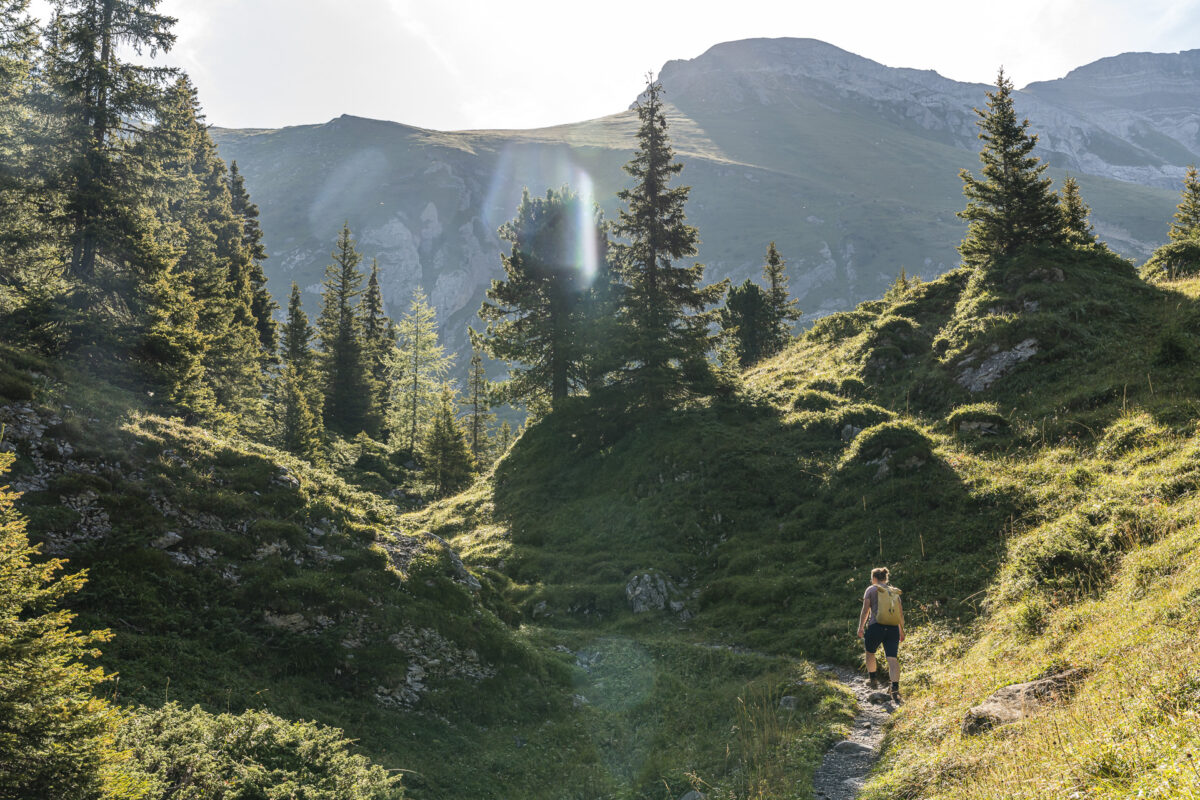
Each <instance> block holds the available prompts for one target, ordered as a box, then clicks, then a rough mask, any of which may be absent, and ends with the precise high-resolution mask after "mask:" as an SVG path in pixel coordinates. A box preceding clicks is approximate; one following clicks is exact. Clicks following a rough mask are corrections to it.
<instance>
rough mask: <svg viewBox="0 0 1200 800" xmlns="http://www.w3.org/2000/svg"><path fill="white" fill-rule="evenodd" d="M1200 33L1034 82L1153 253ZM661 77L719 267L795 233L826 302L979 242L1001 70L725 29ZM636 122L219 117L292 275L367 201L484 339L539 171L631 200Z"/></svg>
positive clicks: (277, 254) (547, 180) (457, 341)
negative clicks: (967, 232) (974, 219)
mask: <svg viewBox="0 0 1200 800" xmlns="http://www.w3.org/2000/svg"><path fill="white" fill-rule="evenodd" d="M1197 52H1200V51H1191V52H1188V53H1182V54H1179V55H1145V54H1141V55H1139V54H1131V55H1126V56H1118V57H1115V58H1112V59H1104V60H1103V61H1100V62H1097V63H1096V64H1092V65H1089V66H1087V67H1083V68H1080V69H1078V70H1075V71H1074V72H1072V73H1071V74H1070V75H1068V76H1067V77H1066V78H1063V79H1061V80H1059V81H1052V82H1048V83H1039V84H1034V85H1032V86H1030V87H1029V89H1028V90H1026V91H1023V92H1021V93H1019V96H1018V107H1019V110H1020V111H1022V113H1026V114H1028V115H1029V117H1030V119H1031V122H1032V125H1033V128H1034V129H1035V130H1036V131H1038V132H1039V133H1040V134H1041V137H1042V139H1041V142H1042V155H1043V156H1044V157H1045V158H1046V159H1047V160H1048V161H1049V162H1050V163H1051V164H1053V165H1054V166H1055V167H1056V169H1057V170H1058V171H1056V172H1055V173H1054V175H1055V177H1056V178H1061V177H1063V175H1064V174H1065V170H1069V171H1071V172H1072V173H1074V174H1078V175H1079V176H1080V180H1081V183H1082V187H1083V191H1084V197H1085V199H1086V200H1087V201H1088V202H1089V203H1090V204H1091V205H1092V206H1093V208H1094V212H1095V213H1094V221H1095V222H1096V226H1097V229H1098V230H1099V231H1100V232H1101V235H1102V236H1103V237H1104V238H1105V239H1106V240H1107V241H1108V242H1109V243H1110V244H1111V245H1112V246H1113V247H1114V248H1116V249H1117V250H1118V251H1120V252H1122V253H1124V254H1126V255H1129V256H1131V257H1135V258H1138V259H1140V258H1142V257H1144V256H1145V255H1146V254H1147V253H1148V252H1149V250H1150V249H1151V248H1152V247H1153V246H1155V245H1156V244H1157V243H1159V242H1160V241H1161V240H1162V239H1163V238H1164V237H1165V231H1166V226H1167V223H1168V221H1169V219H1170V216H1171V211H1172V207H1173V206H1174V203H1175V200H1176V190H1175V188H1174V187H1175V186H1176V185H1177V184H1178V181H1179V178H1180V176H1181V175H1182V173H1183V169H1184V166H1185V165H1186V164H1187V163H1189V162H1190V161H1193V160H1200V158H1198V157H1197V155H1196V154H1197V153H1200V143H1198V140H1197V135H1196V130H1197V125H1196V119H1195V118H1196V116H1197V111H1196V109H1198V108H1200V105H1197V103H1195V102H1194V98H1195V96H1196V94H1197V93H1200V80H1197V78H1196V77H1195V69H1194V65H1195V64H1196V63H1197V60H1198V58H1197ZM661 77H662V81H663V83H664V85H665V87H666V92H667V98H668V100H669V101H670V102H671V103H672V109H671V135H672V137H673V141H674V143H675V146H676V148H677V151H678V153H679V155H680V157H681V158H682V159H683V160H684V161H685V162H686V168H685V169H684V172H683V173H682V177H681V179H682V181H684V182H685V183H687V184H690V185H691V186H693V191H692V195H691V202H690V203H689V206H688V213H689V218H690V220H691V221H692V222H693V223H694V224H695V225H697V226H698V227H699V229H700V235H701V239H702V245H701V252H700V260H702V261H704V262H705V263H706V264H708V266H709V272H708V274H709V276H710V277H712V278H721V277H732V278H734V279H735V280H738V281H740V280H742V279H743V278H745V277H747V276H750V275H755V274H757V271H758V267H759V264H760V263H761V259H762V256H763V252H764V250H765V248H766V244H767V242H768V241H770V240H775V241H777V242H778V244H779V247H780V250H781V251H782V252H783V253H784V255H785V257H787V258H788V260H789V272H790V275H791V278H792V287H793V289H794V291H795V293H796V294H797V295H798V296H799V297H800V299H801V304H802V307H803V308H804V309H805V311H806V312H808V314H809V319H810V320H811V319H812V317H814V316H817V315H823V314H826V313H829V312H831V311H834V310H839V309H845V308H849V307H851V306H852V305H853V304H854V303H856V302H858V301H860V300H862V299H865V298H868V297H873V296H877V295H878V294H879V293H880V292H881V291H882V290H883V288H884V287H885V286H886V284H887V283H888V281H889V280H890V279H891V277H892V276H893V275H895V274H896V273H897V272H899V270H900V269H901V267H903V268H905V269H907V270H908V271H909V272H917V273H920V274H922V275H925V276H926V277H932V276H934V275H936V274H940V273H941V272H944V271H945V270H947V269H949V268H950V267H952V266H953V265H954V264H955V263H956V262H957V254H956V252H955V245H956V244H957V243H958V241H959V239H960V238H961V235H962V230H963V226H962V223H961V221H959V220H958V219H957V218H956V217H955V216H954V214H955V212H956V211H958V210H959V209H961V207H962V205H963V201H962V195H961V184H960V181H959V179H958V175H957V173H958V170H959V169H960V168H963V167H966V168H969V169H973V168H975V167H976V166H977V159H976V156H975V152H976V150H977V145H978V143H977V140H976V138H975V133H976V129H975V125H974V120H975V115H974V113H973V112H972V110H971V109H972V107H973V106H979V105H982V104H983V103H984V102H985V98H984V92H985V91H986V90H987V87H985V86H983V85H976V84H965V83H959V82H956V81H952V80H949V79H946V78H943V77H941V76H940V75H938V74H936V73H934V72H931V71H919V70H911V69H895V68H891V67H886V66H883V65H881V64H878V63H876V62H873V61H870V60H868V59H865V58H861V57H859V56H855V55H853V54H851V53H848V52H846V51H844V50H840V49H838V48H836V47H833V46H832V45H828V44H824V43H822V42H817V41H814V40H803V39H754V40H746V41H739V42H729V43H725V44H720V45H717V46H715V47H713V48H711V49H710V50H709V51H707V52H706V53H704V54H703V55H701V56H699V57H698V58H695V59H692V60H689V61H671V62H668V63H667V64H666V65H665V66H664V67H663V70H662V74H661ZM1150 89H1152V90H1153V91H1150ZM635 127H636V119H635V117H634V115H633V113H632V112H631V111H625V112H622V113H619V114H614V115H612V116H609V117H604V118H601V119H597V120H590V121H587V122H582V123H577V124H572V125H562V126H557V127H552V128H545V129H540V130H529V131H463V132H454V133H445V132H438V131H428V130H422V129H418V128H412V127H409V126H405V125H401V124H397V123H390V122H378V121H372V120H366V119H359V118H353V117H341V118H339V119H335V120H332V121H330V122H328V123H325V124H323V125H309V126H299V127H293V128H285V129H281V130H223V129H216V130H214V136H215V138H216V139H217V141H218V143H219V144H220V147H221V153H222V155H223V156H224V157H225V158H227V159H236V160H237V161H238V163H239V166H240V167H241V168H242V170H243V171H244V172H245V173H246V175H247V179H248V183H249V188H250V190H251V192H252V194H253V196H254V199H255V200H256V201H257V202H258V203H259V205H260V206H261V208H262V219H263V225H264V228H265V230H266V236H267V245H268V247H269V250H270V252H271V254H272V259H271V260H270V261H269V262H268V273H269V275H270V277H271V279H272V286H273V288H274V291H275V293H276V294H277V295H279V296H282V295H283V294H284V293H285V292H286V290H287V285H288V283H289V282H290V281H292V280H296V281H297V282H298V283H299V284H300V285H301V286H302V287H305V288H306V289H307V290H308V291H309V292H310V294H309V298H310V302H315V299H316V298H315V294H313V293H315V292H316V291H317V288H318V282H319V280H320V277H321V274H322V269H323V267H324V265H325V263H327V260H328V253H329V250H330V249H331V247H332V242H333V240H334V237H335V235H336V232H337V230H338V228H339V226H340V225H341V224H342V222H343V221H347V220H348V221H349V222H350V225H351V227H352V228H353V229H354V231H355V232H356V234H357V235H358V239H359V243H360V247H361V249H362V251H363V252H364V254H365V255H366V256H367V257H368V258H370V257H372V256H375V257H378V258H379V262H380V266H381V268H382V270H383V276H384V289H385V294H386V298H387V301H388V303H389V309H390V311H391V312H392V313H393V314H398V313H400V312H401V311H402V309H403V307H404V305H405V304H406V303H407V299H408V297H409V296H410V294H411V292H412V290H413V289H414V288H415V287H416V286H417V285H422V286H424V288H425V289H426V290H427V291H429V292H430V294H431V296H432V300H433V302H434V303H435V305H437V307H438V309H439V311H440V313H441V322H442V323H443V325H444V326H445V330H446V332H447V336H448V339H449V342H450V344H451V346H452V347H454V348H455V349H462V348H463V347H465V345H466V336H465V330H464V328H465V325H466V323H468V322H470V321H472V320H473V318H474V313H475V311H476V309H477V308H478V303H479V301H480V299H481V297H482V293H483V290H484V288H485V287H486V285H487V283H488V281H489V280H490V279H491V278H493V277H496V276H497V275H498V274H499V270H500V260H499V253H500V252H501V249H502V248H501V243H500V241H499V239H498V238H497V236H496V229H497V228H498V227H499V226H500V225H501V224H502V223H503V222H504V221H506V220H507V219H509V218H510V217H511V216H512V214H513V211H514V209H515V206H516V203H517V201H518V200H519V197H520V192H521V189H522V187H524V186H528V187H529V189H530V190H531V191H533V192H535V193H540V192H543V191H545V189H547V188H549V187H556V186H559V185H561V184H564V183H570V184H571V185H572V186H573V187H575V188H576V189H580V190H583V189H586V188H588V187H589V186H590V187H591V188H592V190H593V191H594V194H595V197H596V200H597V202H599V203H600V204H601V206H602V207H604V209H605V210H606V212H607V213H608V214H609V215H610V216H611V215H613V214H614V213H615V206H616V201H615V197H614V194H615V192H616V190H617V189H619V188H620V187H621V186H623V185H624V184H625V183H626V180H627V176H626V175H625V174H624V173H623V172H622V171H621V165H622V164H623V163H624V162H625V161H626V160H627V159H628V157H629V154H630V151H631V148H632V146H633V136H634V132H635ZM310 310H311V309H310Z"/></svg>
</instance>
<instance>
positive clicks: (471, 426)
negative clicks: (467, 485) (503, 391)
mask: <svg viewBox="0 0 1200 800" xmlns="http://www.w3.org/2000/svg"><path fill="white" fill-rule="evenodd" d="M490 395H491V382H490V381H489V380H488V378H487V373H486V372H485V371H484V369H483V356H482V355H480V354H479V351H478V350H476V351H474V352H473V353H472V354H471V368H470V370H469V371H468V372H467V399H466V403H467V407H468V408H469V409H470V410H469V412H468V417H467V437H468V439H469V441H470V446H471V458H472V460H473V461H474V462H475V464H476V466H477V467H478V468H482V466H483V464H484V461H485V460H486V458H485V456H486V454H487V452H488V450H489V449H490V443H489V442H488V423H490V422H491V421H492V420H494V419H495V418H496V415H495V414H493V413H491V400H490Z"/></svg>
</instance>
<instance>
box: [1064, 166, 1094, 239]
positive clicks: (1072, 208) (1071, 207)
mask: <svg viewBox="0 0 1200 800" xmlns="http://www.w3.org/2000/svg"><path fill="white" fill-rule="evenodd" d="M1059 211H1060V212H1061V214H1062V224H1063V235H1064V236H1065V238H1066V240H1067V242H1068V243H1069V244H1074V245H1082V246H1088V245H1094V244H1096V231H1095V229H1093V228H1092V223H1091V221H1090V220H1089V217H1090V216H1091V213H1092V210H1091V209H1090V208H1088V206H1087V204H1086V203H1084V202H1083V198H1082V197H1080V196H1079V183H1078V181H1076V180H1075V179H1074V178H1067V179H1066V180H1065V181H1063V186H1062V191H1061V193H1060V197H1059Z"/></svg>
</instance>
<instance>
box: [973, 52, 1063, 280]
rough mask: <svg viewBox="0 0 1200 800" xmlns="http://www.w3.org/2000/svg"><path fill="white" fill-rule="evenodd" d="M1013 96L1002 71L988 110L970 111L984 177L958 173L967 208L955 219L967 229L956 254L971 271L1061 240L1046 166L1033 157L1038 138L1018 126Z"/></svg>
mask: <svg viewBox="0 0 1200 800" xmlns="http://www.w3.org/2000/svg"><path fill="white" fill-rule="evenodd" d="M1012 93H1013V85H1012V81H1010V80H1009V79H1008V77H1007V76H1006V75H1005V74H1004V70H1003V69H1001V70H1000V73H999V75H998V76H997V78H996V91H994V92H988V94H987V97H988V102H987V109H986V110H980V109H975V113H976V114H978V115H979V121H978V125H979V129H980V130H979V138H980V139H981V140H982V141H983V147H982V148H981V149H980V151H979V160H980V161H981V162H982V163H983V170H982V172H983V176H982V178H976V177H975V176H974V175H972V174H971V173H970V172H968V171H967V170H965V169H964V170H961V171H960V172H959V176H960V177H961V178H962V180H963V194H964V195H966V197H967V207H966V208H965V209H963V210H962V211H960V212H958V216H959V217H961V218H962V219H965V220H967V222H968V223H969V225H968V227H967V235H966V238H964V239H963V241H962V243H961V244H960V245H959V248H958V250H959V253H960V254H961V255H962V260H963V263H964V264H967V265H970V266H982V265H985V264H988V263H990V262H992V261H993V260H994V259H996V258H999V257H1008V256H1012V255H1014V254H1016V253H1017V252H1018V251H1019V250H1020V249H1021V248H1023V247H1027V246H1036V245H1054V244H1059V243H1061V242H1062V241H1063V233H1062V217H1061V214H1060V213H1059V209H1058V203H1057V200H1056V198H1055V196H1054V194H1053V192H1051V191H1050V179H1049V178H1046V177H1043V173H1044V172H1045V171H1046V165H1045V164H1044V163H1042V161H1041V159H1039V158H1038V157H1037V156H1035V155H1033V149H1034V147H1036V146H1037V136H1036V135H1034V134H1031V133H1029V132H1028V128H1029V120H1027V119H1026V120H1022V121H1020V122H1018V121H1017V113H1016V109H1015V108H1014V106H1013V98H1012Z"/></svg>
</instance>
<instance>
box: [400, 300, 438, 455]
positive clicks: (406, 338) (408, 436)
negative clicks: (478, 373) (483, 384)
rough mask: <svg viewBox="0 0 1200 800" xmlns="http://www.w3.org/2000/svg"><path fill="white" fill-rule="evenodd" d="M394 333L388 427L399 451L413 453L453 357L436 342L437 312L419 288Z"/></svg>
mask: <svg viewBox="0 0 1200 800" xmlns="http://www.w3.org/2000/svg"><path fill="white" fill-rule="evenodd" d="M397 333H398V342H397V345H396V349H395V350H394V352H393V356H392V363H391V368H390V370H389V375H390V384H391V402H390V403H389V407H390V411H389V415H388V417H389V420H388V427H389V430H390V431H391V433H392V434H393V435H396V436H399V439H398V442H399V447H400V449H401V450H402V451H403V452H406V453H414V454H415V453H416V452H417V447H418V445H419V444H420V441H421V438H422V436H421V435H422V432H423V431H424V430H425V428H426V427H427V424H428V422H429V420H430V418H431V417H432V416H433V412H434V411H435V410H436V408H437V402H438V393H439V392H440V391H441V387H442V379H443V378H444V377H445V375H446V373H447V372H449V370H450V365H451V364H452V363H453V361H454V358H453V356H450V355H448V354H447V353H446V350H445V348H444V347H442V345H441V343H440V342H439V341H438V335H437V311H435V310H434V308H433V306H431V305H429V302H428V300H426V298H425V293H424V292H423V291H421V290H420V289H419V288H418V289H417V290H416V292H414V293H413V299H412V303H411V304H410V305H409V309H408V313H407V314H405V315H404V316H403V317H401V318H400V322H399V325H398V326H397Z"/></svg>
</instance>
